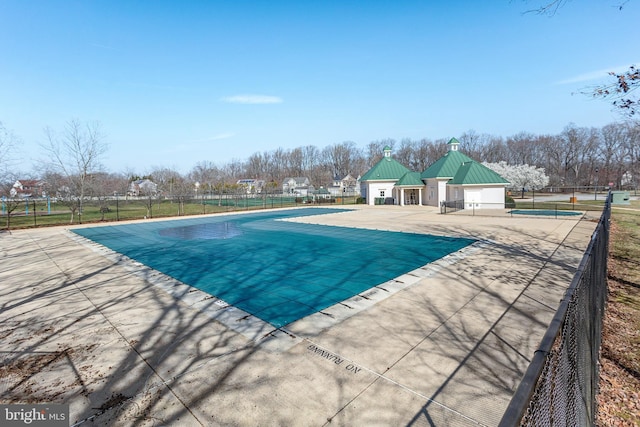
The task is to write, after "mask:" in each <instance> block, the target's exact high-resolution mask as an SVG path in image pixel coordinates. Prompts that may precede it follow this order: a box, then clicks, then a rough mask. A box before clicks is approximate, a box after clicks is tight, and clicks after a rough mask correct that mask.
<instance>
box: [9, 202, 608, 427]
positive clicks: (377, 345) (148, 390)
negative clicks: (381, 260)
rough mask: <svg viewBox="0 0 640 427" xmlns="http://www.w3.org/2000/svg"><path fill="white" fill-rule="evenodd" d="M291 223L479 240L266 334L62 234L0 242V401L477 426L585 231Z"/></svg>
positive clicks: (573, 261)
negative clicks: (441, 235)
mask: <svg viewBox="0 0 640 427" xmlns="http://www.w3.org/2000/svg"><path fill="white" fill-rule="evenodd" d="M299 221H308V222H315V223H322V224H334V225H341V226H353V227H368V228H377V229H386V230H396V231H411V232H418V233H432V234H444V235H454V236H465V237H474V238H478V239H481V240H482V242H481V243H480V244H477V245H474V246H473V247H471V248H468V249H466V250H464V251H463V252H461V253H459V254H455V255H453V256H450V257H447V258H446V259H442V260H440V261H438V262H436V263H434V264H431V265H429V266H425V267H423V268H420V269H418V270H415V271H413V272H410V273H408V274H406V275H404V276H401V277H399V278H397V280H394V281H390V282H387V283H384V284H381V285H380V286H378V287H377V288H374V289H373V290H372V291H370V292H367V293H365V294H364V295H362V296H357V297H354V298H353V299H351V300H349V301H347V302H345V304H343V305H338V306H335V307H332V308H329V309H327V310H325V311H324V312H323V313H322V314H315V315H313V316H309V317H307V318H305V319H301V320H299V321H297V322H295V323H293V324H290V325H288V327H287V328H286V330H284V331H274V330H272V328H269V327H268V326H266V325H264V324H261V323H260V322H253V321H251V319H242V318H236V320H235V327H229V326H227V325H229V318H233V312H234V308H233V307H224V305H223V304H221V303H220V302H218V301H217V300H216V299H215V298H210V297H209V296H207V295H206V294H203V293H201V292H199V291H197V292H194V291H193V290H192V289H190V288H188V287H185V286H180V285H179V284H176V283H173V282H171V281H166V280H165V278H162V277H159V276H158V275H157V274H156V273H154V272H153V271H150V270H148V269H146V268H144V266H139V265H138V266H136V265H134V264H131V263H127V262H124V261H123V260H121V259H118V258H117V257H113V256H105V254H103V253H101V252H100V250H98V249H97V248H92V247H87V246H86V245H83V244H81V243H79V242H77V241H76V240H74V239H73V238H72V235H71V233H69V232H68V231H67V230H66V229H64V228H50V229H40V230H25V231H14V232H12V233H11V234H9V233H2V234H0V295H1V297H0V298H1V300H0V301H1V304H2V305H1V307H2V308H1V311H0V338H1V340H0V355H1V359H2V367H1V368H0V403H8V402H33V403H36V402H56V403H62V402H64V403H69V404H70V411H71V422H72V424H76V425H82V426H89V425H100V426H102V425H144V426H146V425H149V426H151V425H180V426H199V425H203V426H210V425H237V426H253V425H292V426H293V425H300V426H322V425H338V426H355V425H381V426H389V425H437V426H466V425H486V426H493V425H496V424H497V423H498V421H499V420H500V417H501V416H502V413H503V412H504V410H505V408H506V406H507V404H508V403H509V400H510V398H511V395H512V393H513V392H514V391H515V389H516V387H517V385H518V383H519V380H520V378H521V376H522V375H523V373H524V371H525V370H526V368H527V366H528V363H529V360H530V358H531V356H532V354H533V352H534V351H535V349H536V346H537V344H538V343H539V341H540V339H541V337H542V335H543V333H544V331H545V330H546V327H547V324H548V323H549V321H550V320H551V318H552V317H553V314H554V312H555V310H556V308H557V305H558V303H559V301H560V299H561V297H562V294H563V292H564V290H565V289H566V287H567V286H568V284H569V283H570V281H571V278H572V276H573V274H574V272H575V269H576V267H577V266H578V264H579V261H580V260H581V258H582V254H583V252H584V250H585V248H586V246H587V244H588V242H589V238H590V236H591V234H592V233H593V230H594V229H595V225H596V223H595V222H594V221H588V220H580V219H579V218H574V217H565V218H562V219H553V218H551V219H549V218H510V217H504V216H500V217H487V216H482V217H469V216H460V215H457V216H456V215H440V214H438V213H437V212H436V211H435V210H433V209H431V208H427V207H417V206H406V207H396V206H381V207H378V206H376V207H360V208H359V209H357V210H354V211H352V212H343V213H335V214H329V215H323V216H317V217H307V218H301V219H299ZM390 250H391V248H390ZM332 255H336V254H327V256H332ZM336 262H340V260H339V259H337V260H336ZM163 281H164V282H165V283H164V284H163V286H158V285H157V284H158V283H159V282H163ZM172 290H173V291H172ZM216 319H218V320H219V321H218V320H216ZM225 324H226V325H225Z"/></svg>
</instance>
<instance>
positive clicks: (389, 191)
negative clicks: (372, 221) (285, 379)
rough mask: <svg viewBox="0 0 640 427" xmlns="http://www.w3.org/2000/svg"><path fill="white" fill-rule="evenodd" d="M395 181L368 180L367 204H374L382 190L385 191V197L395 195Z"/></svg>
mask: <svg viewBox="0 0 640 427" xmlns="http://www.w3.org/2000/svg"><path fill="white" fill-rule="evenodd" d="M395 183H396V182H395V181H372V182H367V204H368V205H374V204H375V199H376V198H377V197H381V196H380V191H384V197H385V198H386V197H395V196H394V194H393V186H394V185H395Z"/></svg>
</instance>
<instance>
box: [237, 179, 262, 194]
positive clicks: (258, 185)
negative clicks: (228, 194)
mask: <svg viewBox="0 0 640 427" xmlns="http://www.w3.org/2000/svg"><path fill="white" fill-rule="evenodd" d="M236 184H238V185H241V186H243V187H244V188H245V189H246V190H247V194H259V193H262V190H263V189H264V180H263V179H239V180H238V181H237V182H236Z"/></svg>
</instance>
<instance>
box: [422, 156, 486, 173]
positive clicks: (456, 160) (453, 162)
mask: <svg viewBox="0 0 640 427" xmlns="http://www.w3.org/2000/svg"><path fill="white" fill-rule="evenodd" d="M466 162H473V159H472V158H471V157H469V156H467V155H465V154H462V153H461V152H459V151H448V152H447V154H445V155H444V156H442V157H440V158H439V159H438V160H437V161H436V162H435V163H434V164H432V165H431V166H429V167H428V168H426V169H425V170H424V172H422V174H420V177H421V178H422V179H427V178H441V179H446V178H449V179H451V178H453V177H454V176H455V175H456V172H458V169H459V168H460V166H462V164H463V163H466Z"/></svg>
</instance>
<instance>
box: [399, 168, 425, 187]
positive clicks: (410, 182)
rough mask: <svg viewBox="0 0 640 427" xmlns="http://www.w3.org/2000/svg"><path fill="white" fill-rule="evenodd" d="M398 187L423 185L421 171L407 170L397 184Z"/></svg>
mask: <svg viewBox="0 0 640 427" xmlns="http://www.w3.org/2000/svg"><path fill="white" fill-rule="evenodd" d="M395 186H396V187H423V186H424V182H422V180H421V179H420V173H419V172H407V173H405V174H404V175H402V177H400V179H399V180H398V182H396V184H395Z"/></svg>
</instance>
